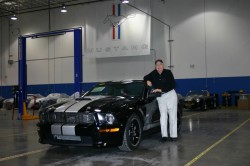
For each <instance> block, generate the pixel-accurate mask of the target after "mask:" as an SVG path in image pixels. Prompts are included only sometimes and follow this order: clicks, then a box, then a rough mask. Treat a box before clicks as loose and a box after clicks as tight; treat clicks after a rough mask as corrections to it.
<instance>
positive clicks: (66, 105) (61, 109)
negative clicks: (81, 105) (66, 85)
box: [55, 100, 77, 112]
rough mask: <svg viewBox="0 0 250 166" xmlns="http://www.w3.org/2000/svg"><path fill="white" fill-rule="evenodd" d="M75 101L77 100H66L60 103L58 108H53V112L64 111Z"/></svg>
mask: <svg viewBox="0 0 250 166" xmlns="http://www.w3.org/2000/svg"><path fill="white" fill-rule="evenodd" d="M76 102H77V101H76V100H73V101H70V102H67V103H65V104H63V105H61V106H60V107H58V108H57V109H56V110H55V112H64V111H65V110H66V109H67V108H69V107H70V106H72V105H73V104H75V103H76Z"/></svg>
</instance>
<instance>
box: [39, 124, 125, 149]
mask: <svg viewBox="0 0 250 166" xmlns="http://www.w3.org/2000/svg"><path fill="white" fill-rule="evenodd" d="M37 127H38V130H37V132H38V135H39V142H40V143H42V144H52V145H73V146H94V147H104V146H119V145H121V144H122V139H123V132H124V129H123V127H122V126H102V127H97V126H95V125H94V124H92V125H84V124H77V125H72V124H60V123H58V124H46V123H38V124H37ZM114 128H115V129H118V128H119V131H113V130H111V129H114ZM111 131H112V132H111Z"/></svg>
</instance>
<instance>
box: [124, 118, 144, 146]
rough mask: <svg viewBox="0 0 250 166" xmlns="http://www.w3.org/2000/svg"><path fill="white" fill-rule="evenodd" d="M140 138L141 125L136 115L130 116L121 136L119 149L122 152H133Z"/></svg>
mask: <svg viewBox="0 0 250 166" xmlns="http://www.w3.org/2000/svg"><path fill="white" fill-rule="evenodd" d="M141 138H142V123H141V120H140V118H139V117H138V116H137V115H136V114H132V115H131V116H130V118H129V119H128V122H127V124H126V128H125V131H124V135H123V142H122V145H121V146H119V149H120V150H122V151H133V150H134V149H136V148H137V147H138V146H139V145H140V143H141Z"/></svg>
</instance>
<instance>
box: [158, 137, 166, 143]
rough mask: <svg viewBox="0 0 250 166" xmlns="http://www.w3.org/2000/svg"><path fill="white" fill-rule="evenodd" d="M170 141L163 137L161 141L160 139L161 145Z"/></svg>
mask: <svg viewBox="0 0 250 166" xmlns="http://www.w3.org/2000/svg"><path fill="white" fill-rule="evenodd" d="M167 141H168V138H167V137H162V138H161V139H160V143H165V142H167Z"/></svg>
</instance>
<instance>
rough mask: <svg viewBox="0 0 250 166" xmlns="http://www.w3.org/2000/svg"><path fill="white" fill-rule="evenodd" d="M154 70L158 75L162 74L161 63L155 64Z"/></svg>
mask: <svg viewBox="0 0 250 166" xmlns="http://www.w3.org/2000/svg"><path fill="white" fill-rule="evenodd" d="M155 69H156V70H157V72H158V73H160V74H161V73H162V71H163V69H164V67H163V63H161V62H157V63H156V64H155Z"/></svg>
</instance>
